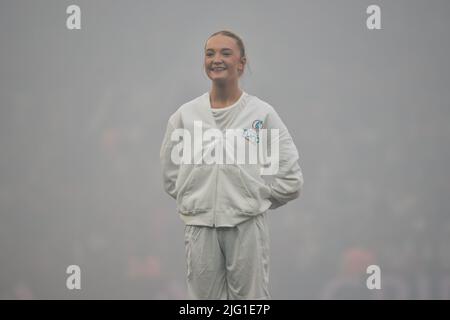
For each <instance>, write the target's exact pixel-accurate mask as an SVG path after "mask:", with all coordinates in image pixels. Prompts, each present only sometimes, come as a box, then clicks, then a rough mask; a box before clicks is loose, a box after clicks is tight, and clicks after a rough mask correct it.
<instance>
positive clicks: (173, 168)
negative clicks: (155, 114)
mask: <svg viewBox="0 0 450 320" xmlns="http://www.w3.org/2000/svg"><path fill="white" fill-rule="evenodd" d="M174 130H175V128H174V126H173V125H172V124H171V122H170V120H169V122H168V123H167V129H166V133H165V135H164V139H163V142H162V145H161V150H160V152H159V157H160V161H161V167H162V175H163V185H164V190H165V191H166V192H167V193H168V194H169V195H170V196H171V197H172V198H174V199H176V198H177V190H176V181H177V177H178V169H179V165H178V164H175V163H174V162H173V161H172V159H171V152H172V149H173V148H174V147H175V144H176V142H174V141H172V140H171V135H172V132H173V131H174Z"/></svg>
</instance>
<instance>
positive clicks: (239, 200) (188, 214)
mask: <svg viewBox="0 0 450 320" xmlns="http://www.w3.org/2000/svg"><path fill="white" fill-rule="evenodd" d="M198 124H201V129H202V131H201V130H200V131H199V126H198ZM262 128H263V129H267V131H271V129H278V132H279V139H278V145H277V151H278V170H277V171H276V172H274V174H273V175H272V176H271V178H272V181H271V182H266V180H265V179H263V178H262V176H261V171H260V169H261V166H262V165H261V163H259V162H258V163H256V164H255V163H250V161H249V159H248V155H246V158H245V163H242V162H239V161H238V160H237V159H238V157H237V154H238V151H237V148H238V146H241V147H242V146H243V145H245V148H246V149H245V150H249V149H248V148H249V144H253V145H254V146H258V145H259V144H261V145H264V146H266V147H263V149H261V150H265V152H267V154H271V155H273V151H274V150H275V148H274V146H275V145H276V144H272V142H273V141H272V140H271V139H270V138H264V139H263V135H262V134H261V136H260V132H262V130H261V131H260V129H262ZM177 129H178V130H177ZM211 129H212V130H211ZM228 129H235V130H236V131H235V132H238V133H239V134H236V137H235V138H236V139H237V140H233V142H234V141H236V143H234V144H231V147H230V141H231V140H230V139H228V136H227V135H226V134H225V133H226V130H228ZM179 132H183V134H182V135H180V134H179ZM199 132H200V134H202V133H205V132H207V133H205V134H204V135H199ZM272 132H273V130H272ZM219 133H223V135H222V136H221V135H220V134H219ZM206 136H208V137H206ZM211 136H214V137H215V138H212V137H211ZM177 137H178V138H180V137H181V138H180V139H176V138H177ZM199 137H200V141H199V139H198V138H199ZM224 137H226V138H227V139H225V138H224ZM260 138H261V139H260ZM195 139H197V140H195ZM239 139H240V141H239ZM225 140H226V141H225ZM191 142H192V143H191ZM263 142H264V143H263ZM186 143H188V144H189V145H187V144H186ZM196 143H197V145H196ZM239 143H242V144H241V145H239ZM189 146H193V148H189ZM218 146H219V147H218ZM196 147H201V148H203V149H198V148H197V149H196ZM216 147H217V149H215V150H216V151H215V152H213V153H212V152H210V151H211V150H212V149H214V148H216ZM233 148H234V149H233ZM188 149H190V151H189V152H187V151H185V150H188ZM180 150H181V152H180ZM192 150H194V151H193V152H192ZM199 150H200V152H199ZM205 150H206V153H209V154H210V155H212V154H214V155H215V154H216V153H217V150H223V153H224V154H225V160H224V161H223V162H217V161H215V162H214V161H213V162H211V160H210V161H209V162H208V160H207V158H206V156H205ZM185 152H186V157H185V158H184V159H185V161H184V162H183V161H181V163H180V161H178V162H176V161H174V159H176V158H177V156H176V155H178V156H181V157H182V156H184V155H185V154H184V153H185ZM271 152H272V153H271ZM229 155H231V158H230V157H229ZM202 157H203V158H202ZM227 157H228V158H227ZM160 159H161V165H162V170H163V181H164V188H165V190H166V192H167V193H168V194H169V195H170V196H171V197H173V198H174V199H176V202H177V210H178V213H179V216H180V217H181V219H182V220H183V221H184V222H185V224H186V227H185V240H186V243H185V244H186V258H187V268H188V276H187V284H188V293H189V296H190V297H191V298H197V299H222V298H223V299H226V298H230V299H268V298H270V295H269V293H268V261H269V232H268V226H267V222H266V215H267V214H266V211H267V210H268V209H275V208H277V207H279V206H282V205H284V204H286V203H287V202H289V201H291V200H293V199H295V198H297V197H298V196H299V195H300V193H301V190H302V187H303V175H302V171H301V168H300V165H299V164H298V160H299V155H298V151H297V148H296V147H295V144H294V142H293V140H292V138H291V136H290V134H289V132H288V130H287V128H286V126H285V125H284V123H283V122H282V120H281V119H280V117H279V116H278V114H277V113H276V111H275V110H274V108H273V107H272V106H270V105H269V104H268V103H266V102H264V101H262V100H260V99H259V98H257V97H255V96H252V95H249V94H248V93H246V92H243V93H242V95H241V97H240V98H239V100H238V101H237V102H236V103H234V104H233V105H232V106H230V107H227V108H224V109H223V110H221V109H212V108H211V104H210V97H209V92H206V93H205V94H203V95H201V96H199V97H197V98H195V99H193V100H191V101H189V102H187V103H185V104H183V105H182V106H181V107H180V108H179V109H178V110H177V111H176V112H175V113H174V114H172V115H171V117H170V118H169V121H168V125H167V130H166V133H165V136H164V140H163V143H162V146H161V150H160ZM186 159H189V160H190V161H186ZM199 159H200V160H199ZM209 159H211V157H210V158H209ZM215 159H216V160H217V159H218V158H215ZM229 159H232V160H230V161H228V160H229ZM178 160H179V157H178ZM233 160H234V161H233Z"/></svg>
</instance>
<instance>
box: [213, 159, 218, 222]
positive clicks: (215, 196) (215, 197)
mask: <svg viewBox="0 0 450 320" xmlns="http://www.w3.org/2000/svg"><path fill="white" fill-rule="evenodd" d="M215 167H216V187H215V191H214V210H213V227H215V226H216V206H217V180H218V177H217V176H218V175H219V165H218V164H216V165H215Z"/></svg>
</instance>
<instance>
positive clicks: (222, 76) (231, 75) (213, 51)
mask: <svg viewBox="0 0 450 320" xmlns="http://www.w3.org/2000/svg"><path fill="white" fill-rule="evenodd" d="M244 66H245V57H241V50H240V48H239V46H238V44H237V43H236V40H235V39H233V38H231V37H228V36H225V35H221V34H218V35H215V36H212V37H211V38H209V39H208V41H207V42H206V45H205V72H206V74H207V75H208V78H210V79H211V80H212V81H215V82H222V83H223V82H232V81H237V80H238V79H239V77H240V75H241V74H242V72H243V71H244Z"/></svg>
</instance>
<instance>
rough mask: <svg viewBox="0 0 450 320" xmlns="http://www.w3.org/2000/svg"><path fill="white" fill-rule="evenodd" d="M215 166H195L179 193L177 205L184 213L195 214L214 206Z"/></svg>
mask: <svg viewBox="0 0 450 320" xmlns="http://www.w3.org/2000/svg"><path fill="white" fill-rule="evenodd" d="M213 169H214V166H211V165H203V166H194V168H193V169H192V170H191V172H190V173H189V175H188V176H187V178H186V181H185V183H184V184H183V187H182V189H181V190H180V191H179V193H178V197H177V206H178V210H179V211H180V212H181V213H182V214H186V215H195V214H197V213H202V212H207V211H209V210H211V208H212V207H213V192H214V187H215V177H214V170H213Z"/></svg>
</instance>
